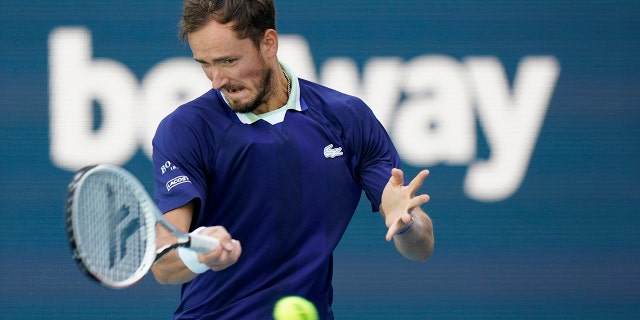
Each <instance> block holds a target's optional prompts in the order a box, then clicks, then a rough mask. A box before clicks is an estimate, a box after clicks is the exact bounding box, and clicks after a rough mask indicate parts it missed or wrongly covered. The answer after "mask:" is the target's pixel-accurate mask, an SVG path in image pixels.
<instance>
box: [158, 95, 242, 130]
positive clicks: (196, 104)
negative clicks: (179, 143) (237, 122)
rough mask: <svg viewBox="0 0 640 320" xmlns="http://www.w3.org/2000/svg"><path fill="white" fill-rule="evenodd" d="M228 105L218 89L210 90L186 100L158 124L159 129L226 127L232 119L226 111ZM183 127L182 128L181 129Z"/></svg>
mask: <svg viewBox="0 0 640 320" xmlns="http://www.w3.org/2000/svg"><path fill="white" fill-rule="evenodd" d="M225 108H226V106H225V105H224V104H223V102H222V101H221V99H220V98H219V97H218V95H217V93H216V91H214V90H209V91H208V92H206V93H205V94H203V95H201V96H200V97H197V98H195V99H193V100H191V101H189V102H186V103H184V104H182V105H180V106H179V107H178V108H176V109H175V110H174V111H173V112H171V113H169V114H168V115H167V116H166V117H165V118H164V119H163V120H162V121H161V122H160V125H159V126H158V131H161V130H168V131H171V132H176V131H183V130H184V128H191V129H193V130H196V131H200V130H201V129H202V128H203V127H209V128H220V127H225V126H226V125H225V124H226V123H229V122H230V121H231V120H230V118H229V116H228V115H227V113H226V112H225ZM181 128H182V129H181Z"/></svg>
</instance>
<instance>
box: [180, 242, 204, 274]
mask: <svg viewBox="0 0 640 320" xmlns="http://www.w3.org/2000/svg"><path fill="white" fill-rule="evenodd" d="M178 257H180V260H181V261H182V263H184V265H185V266H186V267H187V269H189V270H191V272H193V273H195V274H201V273H204V272H205V271H207V270H209V267H207V265H206V264H204V263H202V262H200V261H198V253H197V252H195V251H193V250H189V249H187V248H184V247H180V248H178Z"/></svg>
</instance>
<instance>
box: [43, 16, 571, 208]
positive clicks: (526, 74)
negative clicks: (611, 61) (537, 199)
mask: <svg viewBox="0 0 640 320" xmlns="http://www.w3.org/2000/svg"><path fill="white" fill-rule="evenodd" d="M278 55H279V57H280V58H281V59H282V60H283V61H286V63H287V64H288V65H289V66H290V67H291V68H292V69H294V70H296V74H297V75H298V76H299V77H301V78H305V79H308V80H311V81H317V80H316V79H317V78H318V76H317V74H316V67H315V64H314V61H313V56H312V53H311V50H310V48H309V44H308V43H307V41H306V40H305V39H304V38H303V37H301V36H297V35H282V36H281V37H280V49H279V53H278ZM49 65H50V70H49V72H50V75H49V77H50V79H49V80H50V95H51V96H50V117H51V118H50V138H51V148H50V154H51V159H52V161H53V163H54V164H55V165H56V166H58V167H60V168H65V169H69V170H77V169H79V168H81V167H83V166H85V165H87V164H91V163H104V162H107V163H114V164H124V163H126V162H127V161H129V160H130V159H131V158H132V157H133V155H134V154H135V152H136V151H137V148H139V147H140V148H142V150H143V151H144V153H145V154H146V155H147V156H149V157H150V156H151V139H152V137H153V135H154V133H155V129H156V127H157V125H158V123H159V122H160V121H161V119H162V118H163V117H164V116H165V115H166V114H168V113H169V112H171V111H172V110H173V109H175V108H176V107H177V106H179V105H180V104H182V103H184V102H186V101H188V100H191V99H193V98H195V97H197V96H198V95H201V94H202V93H204V92H205V91H206V90H208V89H209V88H210V87H211V83H210V82H209V81H208V80H207V78H206V77H205V76H204V73H203V72H202V70H201V69H200V67H199V66H198V64H197V63H195V62H193V61H192V60H191V59H190V58H170V59H167V60H164V61H161V62H159V63H158V64H156V65H155V66H154V67H153V68H152V69H151V70H149V72H148V73H147V74H146V75H145V76H144V77H143V78H142V81H141V82H138V81H137V79H136V77H135V75H134V74H133V73H132V72H131V71H130V70H129V69H128V68H127V67H126V66H124V65H122V64H121V63H119V62H117V61H114V60H110V59H104V58H94V57H93V52H92V40H91V34H90V31H89V30H87V29H84V28H58V29H55V30H53V31H52V32H51V35H50V37H49ZM319 70H320V72H319V74H320V81H319V82H320V83H322V84H323V85H326V86H329V87H333V88H336V89H338V90H340V91H343V92H345V93H348V94H352V95H355V96H358V97H360V98H362V99H363V100H364V101H365V102H366V103H367V104H368V105H369V106H370V107H371V109H372V110H373V112H374V113H375V114H376V117H377V118H378V119H379V120H380V122H381V123H382V124H383V125H384V126H385V127H386V128H387V130H388V131H389V134H390V136H391V137H392V138H393V140H394V142H395V144H396V146H397V148H398V152H399V153H400V156H401V158H402V159H403V160H404V161H406V162H407V163H409V164H411V165H414V166H419V167H428V166H435V165H439V164H446V165H469V170H468V174H467V177H466V178H465V181H464V190H465V193H466V194H467V196H469V197H470V198H472V199H475V200H479V201H500V200H504V199H507V198H508V197H510V196H511V195H512V194H513V193H514V192H515V191H517V189H518V188H519V187H520V185H521V184H522V181H523V179H524V176H525V174H526V171H527V167H528V164H529V162H530V158H531V155H532V152H533V148H534V146H535V143H536V141H537V137H538V135H539V132H540V128H541V126H542V123H543V121H544V116H545V115H546V110H547V108H548V105H549V101H550V98H551V95H552V93H553V90H554V88H555V83H556V80H557V77H558V75H559V72H560V66H559V64H558V62H557V60H556V59H555V58H554V57H525V58H523V59H522V61H521V63H520V65H519V66H518V69H517V70H516V76H515V80H514V84H513V90H509V84H508V81H507V78H506V73H505V71H504V68H503V66H502V64H501V63H500V61H499V60H498V59H497V58H495V57H469V58H467V59H465V60H464V62H462V63H461V62H458V61H456V60H455V59H453V58H451V57H448V56H444V55H422V56H418V57H415V58H413V59H411V60H409V61H407V62H404V61H402V59H401V58H398V57H372V58H371V59H369V60H368V61H366V62H365V63H364V65H363V70H362V78H360V72H359V70H358V66H357V65H356V63H355V61H353V60H352V59H350V58H347V57H340V58H331V59H327V60H326V61H325V63H324V64H323V65H322V66H321V67H320V68H319ZM94 103H95V105H94ZM97 113H99V114H97ZM476 114H477V119H478V121H477V123H479V124H480V129H481V130H482V131H483V133H484V136H485V137H486V140H487V143H488V145H489V149H490V156H489V157H488V159H479V157H478V155H477V153H478V152H477V150H476V145H477V140H478V135H477V132H476V130H477V129H476V118H475V117H476V116H475V115H476ZM332 150H333V149H331V150H329V151H332ZM174 169H175V166H173V165H172V164H171V163H166V164H165V165H164V166H162V167H161V171H162V172H163V173H165V172H166V171H167V170H174ZM179 178H181V177H179ZM170 182H171V183H169V184H167V188H168V189H170V188H172V187H173V186H175V185H177V184H179V183H184V182H188V181H186V180H184V179H177V180H175V179H174V181H170Z"/></svg>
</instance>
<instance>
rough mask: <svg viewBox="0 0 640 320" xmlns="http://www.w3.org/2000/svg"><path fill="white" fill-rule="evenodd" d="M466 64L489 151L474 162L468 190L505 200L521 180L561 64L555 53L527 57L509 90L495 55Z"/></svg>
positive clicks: (473, 195)
mask: <svg viewBox="0 0 640 320" xmlns="http://www.w3.org/2000/svg"><path fill="white" fill-rule="evenodd" d="M466 65H467V68H468V71H469V75H470V79H471V82H472V83H473V89H474V93H475V97H476V101H477V103H478V109H477V111H478V117H479V120H480V123H481V125H482V128H483V131H484V133H485V135H486V137H487V140H488V143H489V147H490V149H491V156H490V158H489V159H487V160H478V161H475V162H473V163H472V164H471V165H470V167H469V171H468V173H467V177H466V178H465V181H464V189H465V191H466V193H467V195H468V196H469V197H471V198H474V199H478V200H487V201H495V200H502V199H506V198H508V197H509V196H511V195H512V194H513V193H514V192H515V191H516V190H517V189H518V187H519V186H520V184H521V183H522V179H523V178H524V175H525V173H526V169H527V167H528V165H529V160H530V159H531V154H532V152H533V147H534V146H535V143H536V141H537V139H538V134H539V132H540V127H541V126H542V122H543V119H544V116H545V115H546V113H547V107H548V105H549V100H550V99H551V94H552V93H553V88H554V87H555V83H556V79H557V78H558V74H559V73H560V67H559V65H558V62H557V60H556V59H555V58H552V57H534V58H525V59H523V60H522V62H521V63H520V65H519V67H518V71H517V74H516V78H515V81H514V85H513V94H510V93H509V85H508V83H507V78H506V75H505V72H504V70H503V68H502V65H501V64H500V62H499V61H498V60H497V59H495V58H492V57H488V58H469V59H467V60H466Z"/></svg>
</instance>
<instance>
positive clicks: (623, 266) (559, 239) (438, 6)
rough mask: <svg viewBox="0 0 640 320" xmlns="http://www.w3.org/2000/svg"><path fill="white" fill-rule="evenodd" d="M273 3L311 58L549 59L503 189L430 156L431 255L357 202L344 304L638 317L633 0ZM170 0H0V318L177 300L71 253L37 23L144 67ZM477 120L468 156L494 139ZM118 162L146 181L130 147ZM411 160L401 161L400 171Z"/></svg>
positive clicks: (57, 315) (173, 44)
mask: <svg viewBox="0 0 640 320" xmlns="http://www.w3.org/2000/svg"><path fill="white" fill-rule="evenodd" d="M276 4H277V7H278V9H279V14H278V27H279V33H280V34H283V35H284V34H288V35H294V34H295V35H299V36H302V37H304V39H306V41H307V42H308V44H309V47H310V50H311V52H312V55H313V61H314V65H315V66H316V67H318V68H319V66H322V65H323V64H324V63H325V62H326V61H329V60H330V59H333V58H335V57H347V58H348V59H350V61H353V62H355V63H356V65H357V66H359V67H361V68H363V66H364V65H365V64H366V63H367V61H369V60H370V59H371V58H373V57H399V58H400V59H401V60H402V61H403V62H407V61H410V60H411V59H413V58H415V57H418V56H422V55H441V56H447V57H449V58H451V59H454V60H455V61H459V62H460V63H461V64H462V63H463V61H465V60H466V59H467V58H468V57H478V56H491V57H495V58H497V59H498V60H499V61H500V62H501V64H502V65H503V67H504V70H505V72H506V75H507V77H508V79H509V80H510V81H513V79H514V78H515V75H516V70H517V68H518V63H519V62H520V61H521V60H522V59H523V58H524V57H527V56H547V57H553V58H554V59H555V60H556V61H557V63H558V65H559V75H558V78H557V83H555V86H554V88H553V93H552V96H551V99H550V101H549V103H548V110H547V112H546V114H545V117H544V119H543V123H542V127H541V129H540V133H539V135H538V136H537V137H536V143H535V145H534V149H533V154H532V157H531V160H530V162H529V164H528V166H527V169H526V173H525V176H524V178H523V180H522V182H521V184H520V185H519V187H518V188H517V190H516V191H515V192H514V193H513V194H511V195H509V196H506V197H504V198H502V199H499V200H496V201H482V200H478V199H473V198H472V197H470V196H469V195H468V194H467V193H466V192H465V191H464V188H463V181H464V179H465V175H466V174H467V169H468V166H469V164H470V163H466V164H464V163H463V164H448V163H433V164H431V165H429V166H428V167H429V169H431V172H432V175H431V176H430V177H429V178H428V180H427V183H426V184H425V186H424V188H423V190H424V192H428V193H430V194H431V196H432V201H431V202H429V203H428V204H427V205H426V206H425V209H426V210H427V211H429V212H430V215H431V216H432V218H433V220H434V225H435V234H436V250H435V252H434V254H433V256H432V258H431V260H430V261H429V262H427V263H415V262H409V261H405V260H404V259H402V258H401V257H400V256H399V254H397V253H396V252H395V250H394V249H393V248H392V245H391V244H388V243H386V242H385V241H384V232H385V228H384V224H383V222H382V220H381V219H380V218H379V217H378V216H377V215H376V214H372V213H370V212H369V210H368V205H367V204H366V203H364V202H363V203H362V204H361V206H360V209H359V211H358V212H357V213H356V216H355V218H354V220H353V223H352V224H351V226H350V228H349V230H348V232H347V234H346V235H345V237H344V239H343V241H342V243H341V245H340V247H339V248H338V249H337V251H336V254H335V255H336V259H335V261H336V265H335V281H334V286H335V291H336V294H335V312H336V315H337V317H338V318H339V319H407V318H414V319H637V318H640V249H639V248H640V232H638V225H639V224H640V210H639V209H638V208H639V207H640V167H639V165H638V160H640V104H639V101H640V59H639V58H638V57H639V56H640V41H639V40H638V39H640V22H639V21H640V4H639V2H638V1H620V0H617V1H616V0H614V1H569V0H560V1H557V0H556V1H497V0H490V1H409V0H398V1H392V2H389V1H377V0H375V1H374V0H369V1H360V0H352V1H341V0H340V1H338V0H336V1H334V0H325V1H285V0H278V1H277V3H276ZM180 10H181V3H180V2H179V1H133V2H132V1H55V2H54V1H28V2H21V1H12V2H7V1H5V2H3V3H2V4H0V39H1V40H2V41H1V43H2V44H1V46H2V50H0V97H1V99H0V110H1V115H0V142H1V143H0V159H1V163H0V172H1V178H0V218H1V223H0V243H1V245H0V283H2V286H0V310H1V311H0V318H3V319H42V318H48V319H161V318H168V316H169V314H170V313H171V312H172V310H173V308H174V307H175V306H176V304H177V299H178V292H179V288H178V287H163V286H159V285H157V284H156V283H155V282H154V281H153V279H152V278H151V277H147V278H145V279H144V280H143V281H142V283H140V284H139V285H137V286H135V287H133V288H130V289H127V290H123V291H111V290H108V289H104V288H102V287H100V286H98V285H96V284H94V283H92V282H89V281H88V280H87V279H85V278H84V277H83V276H82V275H81V274H80V273H79V271H78V270H77V268H76V266H75V264H74V262H73V261H72V260H71V258H70V255H69V249H68V246H67V243H66V237H65V229H64V218H63V209H64V196H65V192H66V184H67V183H68V182H69V180H70V179H71V176H72V172H71V171H70V170H69V169H65V168H61V167H60V166H58V165H56V164H54V162H53V161H52V159H51V157H50V137H49V129H50V109H49V107H50V97H49V94H50V89H49V76H50V75H49V56H48V53H49V49H50V48H49V43H48V41H49V35H50V33H51V32H52V31H53V30H55V29H57V28H59V27H68V26H73V27H82V28H85V29H87V30H90V32H91V34H92V38H93V54H94V56H95V57H105V58H109V59H112V60H115V61H119V62H120V63H122V64H124V65H125V66H126V67H127V68H129V70H131V72H133V73H134V74H135V75H136V77H137V78H138V79H142V78H143V77H144V75H145V74H146V73H147V72H148V71H149V70H150V69H151V68H152V67H153V66H154V65H156V64H158V63H159V62H160V61H163V60H166V59H169V58H173V57H189V56H190V52H189V50H188V48H187V47H185V46H183V45H182V44H181V43H180V41H179V40H178V39H177V36H176V32H177V31H176V27H175V26H176V23H177V20H178V18H179V14H180ZM87 81H94V82H99V81H100V79H97V78H96V79H87ZM328 85H331V84H330V83H328ZM381 90H384V88H381ZM401 98H402V97H401ZM426 125H427V124H425V126H426ZM476 129H477V134H478V139H477V148H478V152H477V158H487V157H490V156H491V152H492V150H491V148H490V146H489V145H488V144H487V142H486V141H485V140H486V139H484V138H483V137H484V134H483V130H482V128H481V126H480V125H478V128H476ZM396 142H397V143H398V144H401V143H414V144H415V147H416V148H420V147H421V145H420V143H419V141H396ZM124 165H125V167H126V168H128V169H130V170H131V171H133V172H134V173H135V174H136V175H137V176H139V177H140V179H141V180H142V181H143V182H144V183H145V185H146V186H147V187H149V188H151V174H150V170H151V168H150V163H149V161H148V159H147V157H146V156H145V155H144V154H143V152H142V151H138V152H137V153H136V154H135V155H134V156H133V157H132V158H131V159H129V160H128V161H127V162H126V163H125V164H124ZM419 169H420V168H418V167H414V166H412V165H410V164H407V165H406V170H407V171H408V173H407V174H408V175H411V176H412V175H414V174H415V173H416V172H417V171H418V170H419Z"/></svg>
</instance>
